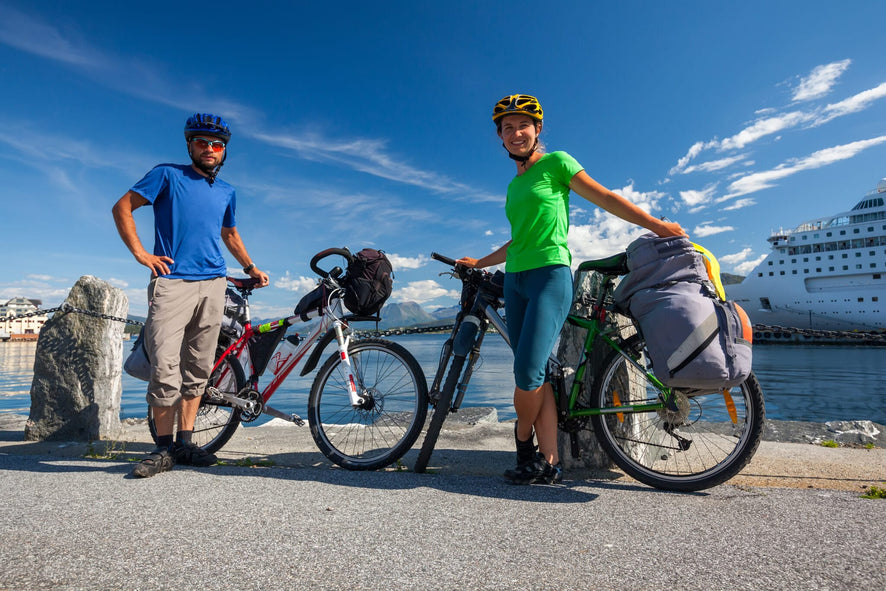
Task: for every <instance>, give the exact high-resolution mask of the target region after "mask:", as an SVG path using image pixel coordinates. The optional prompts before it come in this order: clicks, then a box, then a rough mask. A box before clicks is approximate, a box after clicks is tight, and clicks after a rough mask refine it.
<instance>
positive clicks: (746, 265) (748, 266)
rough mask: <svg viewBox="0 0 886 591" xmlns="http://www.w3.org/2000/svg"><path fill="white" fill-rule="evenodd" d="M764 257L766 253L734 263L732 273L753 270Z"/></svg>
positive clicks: (744, 272) (740, 273) (743, 272)
mask: <svg viewBox="0 0 886 591" xmlns="http://www.w3.org/2000/svg"><path fill="white" fill-rule="evenodd" d="M765 258H766V255H765V254H764V255H761V256H759V257H758V258H756V259H754V260H752V261H745V262H743V263H740V264H738V265H736V266H735V267H733V269H732V271H733V273H738V274H739V275H747V274H748V273H750V272H751V271H753V270H754V267H756V266H757V265H759V264H760V263H762V262H763V259H765Z"/></svg>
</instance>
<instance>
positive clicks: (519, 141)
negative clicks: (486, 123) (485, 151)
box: [498, 114, 540, 156]
mask: <svg viewBox="0 0 886 591" xmlns="http://www.w3.org/2000/svg"><path fill="white" fill-rule="evenodd" d="M536 123H538V121H536V120H535V119H533V118H532V117H530V116H529V115H521V114H515V115H505V116H504V117H502V119H501V131H499V132H498V136H499V137H500V138H501V141H502V142H503V143H504V145H505V149H506V150H507V151H508V152H510V153H511V154H514V155H515V156H524V155H526V154H529V153H530V152H531V151H532V149H533V148H535V142H536V140H537V139H538V132H539V128H538V127H536ZM539 126H540V125H539Z"/></svg>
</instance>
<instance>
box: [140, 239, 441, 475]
mask: <svg viewBox="0 0 886 591" xmlns="http://www.w3.org/2000/svg"><path fill="white" fill-rule="evenodd" d="M332 255H340V256H342V257H344V258H345V260H346V261H348V262H350V260H351V257H352V255H351V253H350V251H349V250H348V249H344V248H330V249H327V250H324V251H323V252H320V253H318V254H316V255H315V256H314V258H313V259H311V269H312V270H313V271H314V272H315V273H317V274H318V275H319V276H320V281H319V285H318V286H317V288H316V289H314V291H312V292H311V293H309V294H308V295H307V296H305V297H304V298H302V300H301V301H300V302H299V303H298V305H297V306H296V308H295V311H294V314H293V315H292V316H288V317H286V318H281V319H279V320H275V321H273V322H266V323H264V324H260V325H257V326H253V325H252V322H251V319H250V313H249V296H250V295H251V294H252V291H253V289H255V286H256V284H257V281H256V280H254V279H251V278H250V279H237V278H233V277H228V278H227V280H228V283H229V284H230V286H231V287H229V288H228V305H227V306H226V310H225V322H224V324H223V327H222V331H221V334H220V336H219V345H218V352H217V361H216V363H215V367H214V368H213V370H212V375H211V377H210V379H209V383H208V385H207V388H206V392H205V393H204V394H203V397H202V399H201V402H200V409H199V411H198V413H197V422H196V424H195V425H194V443H196V444H197V445H199V446H201V447H202V448H204V449H206V450H207V451H209V452H215V451H217V450H219V449H221V447H222V446H223V445H225V443H227V442H228V440H230V438H231V436H233V434H234V432H235V431H236V430H237V427H238V426H239V424H240V423H241V422H243V423H248V422H251V421H254V420H255V419H257V418H258V417H259V416H261V415H262V414H266V415H270V416H273V417H276V418H281V419H284V420H287V421H290V422H292V423H295V424H297V425H303V424H304V421H303V420H302V419H301V418H300V417H299V416H298V415H297V414H288V413H284V412H281V411H279V410H277V409H275V408H273V407H272V406H270V405H269V404H268V400H269V399H270V398H271V396H273V394H274V392H275V391H276V390H277V389H278V388H279V387H280V385H281V384H282V383H283V382H284V381H285V380H286V378H287V376H289V374H290V373H291V372H292V371H293V370H294V369H295V367H296V366H297V365H298V364H299V362H300V361H301V360H302V359H305V357H307V359H306V361H305V363H304V365H303V367H302V369H301V372H300V374H301V375H302V376H305V375H307V374H308V373H310V372H311V371H313V370H314V369H315V368H316V367H317V364H318V362H319V361H320V358H321V356H322V355H323V352H324V350H325V349H326V347H327V346H328V345H329V344H330V343H332V342H333V341H335V343H336V344H337V349H338V350H337V351H335V352H334V353H333V354H332V355H331V356H330V357H329V358H328V359H327V360H326V361H325V363H323V365H322V366H321V367H320V370H319V371H318V372H317V375H316V377H315V379H314V382H313V385H312V386H311V392H310V395H309V397H308V424H309V425H310V428H311V435H312V436H313V438H314V441H315V442H316V444H317V447H318V448H319V449H320V451H322V452H323V454H324V455H325V456H326V457H327V458H329V459H330V460H331V461H332V462H334V463H336V464H338V465H339V466H341V467H343V468H347V469H349V470H375V469H378V468H382V467H384V466H387V465H389V464H392V463H393V462H395V461H397V460H398V459H400V458H401V457H402V456H403V455H404V454H405V453H406V452H407V451H409V449H410V448H411V447H412V445H413V444H414V443H415V441H416V439H417V438H418V436H419V434H420V433H421V430H422V427H423V426H424V422H425V417H426V415H427V412H428V390H427V382H426V381H425V376H424V373H423V372H422V369H421V366H420V365H419V364H418V362H417V361H416V360H415V358H414V357H413V356H412V355H411V354H410V353H409V352H408V351H407V350H406V349H404V348H403V347H402V346H400V345H398V344H397V343H394V342H392V341H389V340H385V339H378V338H367V339H359V340H352V338H351V336H352V332H353V330H352V329H351V327H350V324H351V323H353V322H363V321H372V322H377V321H379V320H380V318H379V317H378V316H357V315H354V314H346V313H345V312H344V308H343V305H342V298H343V296H344V290H345V288H344V287H343V282H342V281H341V279H342V273H343V271H342V268H341V267H339V266H336V267H333V268H332V269H331V270H330V271H325V270H323V269H321V268H320V267H319V266H318V263H319V262H320V261H321V260H322V259H324V258H326V257H328V256H332ZM232 288H233V289H232ZM235 290H236V291H235ZM238 294H239V295H238ZM317 318H319V321H318V322H317V323H316V324H315V325H313V326H312V327H310V326H311V325H308V326H309V327H310V328H309V330H310V333H309V334H308V336H306V337H303V336H300V335H298V334H291V335H289V336H286V331H287V328H289V327H290V326H292V325H295V324H298V323H303V322H308V321H310V320H313V319H317ZM315 344H316V346H314V345H315ZM312 347H313V351H312V350H311V349H312ZM309 351H310V355H308V352H309ZM265 373H270V374H271V378H270V380H269V381H268V382H267V384H266V385H265V386H261V385H260V384H259V378H260V377H262V376H263V375H264V374H265ZM148 419H149V425H150V429H151V435H152V436H154V438H155V439H156V430H155V427H154V421H153V419H152V417H151V415H150V409H149V412H148Z"/></svg>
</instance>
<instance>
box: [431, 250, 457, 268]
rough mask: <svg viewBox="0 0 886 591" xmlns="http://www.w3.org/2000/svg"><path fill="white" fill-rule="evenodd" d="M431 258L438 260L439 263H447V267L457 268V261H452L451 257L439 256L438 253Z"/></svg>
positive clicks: (433, 253)
mask: <svg viewBox="0 0 886 591" xmlns="http://www.w3.org/2000/svg"><path fill="white" fill-rule="evenodd" d="M431 258H432V259H435V260H438V261H440V262H441V263H445V264H447V265H450V266H452V267H454V266H455V259H451V258H449V257H447V256H444V255H442V254H439V253H436V252H432V253H431Z"/></svg>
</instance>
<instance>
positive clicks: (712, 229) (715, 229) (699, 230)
mask: <svg viewBox="0 0 886 591" xmlns="http://www.w3.org/2000/svg"><path fill="white" fill-rule="evenodd" d="M733 230H735V228H733V227H732V226H708V225H701V226H696V227H695V229H694V230H693V231H692V234H693V236H698V237H699V238H704V237H705V236H713V235H714V234H722V233H723V232H732V231H733Z"/></svg>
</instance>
